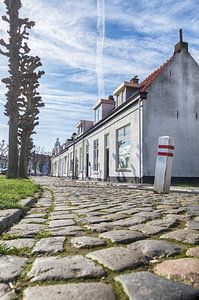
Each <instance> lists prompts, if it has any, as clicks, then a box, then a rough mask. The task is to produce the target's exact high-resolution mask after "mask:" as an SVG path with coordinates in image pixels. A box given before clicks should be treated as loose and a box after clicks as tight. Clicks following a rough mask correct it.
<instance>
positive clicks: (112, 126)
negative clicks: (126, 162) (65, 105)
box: [52, 101, 140, 180]
mask: <svg viewBox="0 0 199 300" xmlns="http://www.w3.org/2000/svg"><path fill="white" fill-rule="evenodd" d="M128 124H130V126H131V157H130V165H131V170H130V172H129V171H117V170H116V132H117V130H118V129H119V128H121V127H123V126H126V125H128ZM106 134H109V141H110V145H109V159H110V162H109V176H110V178H111V180H113V179H114V178H117V177H120V178H124V177H125V178H134V177H139V176H140V165H139V157H140V156H139V149H140V148H139V109H138V101H136V102H135V103H134V104H132V105H131V107H129V108H128V109H127V110H126V111H123V112H121V113H120V114H119V115H117V116H115V117H114V118H113V119H111V120H110V121H107V122H106V123H105V124H104V125H103V126H101V127H100V128H99V129H97V130H95V131H94V132H92V133H90V134H89V135H88V136H86V137H85V138H84V140H83V139H81V140H80V141H78V142H77V143H76V145H75V149H76V150H77V157H78V160H79V156H80V147H82V148H83V149H84V150H83V153H84V168H83V172H79V174H78V177H79V179H85V177H86V145H87V144H89V161H90V170H89V177H90V178H92V179H100V180H104V179H105V172H104V170H105V165H104V155H105V145H104V137H105V135H106ZM96 139H99V168H98V171H94V170H93V142H94V140H96ZM72 151H73V146H71V147H70V148H69V149H68V150H67V151H66V152H65V153H63V154H61V155H60V156H59V157H55V158H53V159H52V163H53V164H54V163H55V162H57V163H60V162H61V164H63V163H64V157H65V156H67V155H68V154H70V153H71V152H72ZM53 169H54V168H53ZM66 173H67V172H63V170H62V168H61V167H60V174H59V176H65V174H66ZM71 175H72V174H71ZM53 176H58V172H54V174H53Z"/></svg>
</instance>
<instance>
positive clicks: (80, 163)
mask: <svg viewBox="0 0 199 300" xmlns="http://www.w3.org/2000/svg"><path fill="white" fill-rule="evenodd" d="M82 150H83V149H82V148H80V149H79V170H80V171H82V169H83V151H82Z"/></svg>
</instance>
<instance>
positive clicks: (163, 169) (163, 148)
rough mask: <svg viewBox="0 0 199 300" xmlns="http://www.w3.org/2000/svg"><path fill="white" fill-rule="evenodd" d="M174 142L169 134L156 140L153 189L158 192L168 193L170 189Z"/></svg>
mask: <svg viewBox="0 0 199 300" xmlns="http://www.w3.org/2000/svg"><path fill="white" fill-rule="evenodd" d="M174 143H175V140H174V138H172V137H170V136H161V137H159V140H158V152H157V158H156V166H155V180H154V191H155V192H156V193H159V194H161V193H164V194H165V193H169V190H170V185H171V170H172V163H173V151H174V148H175V147H174Z"/></svg>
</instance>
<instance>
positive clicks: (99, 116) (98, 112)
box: [95, 106, 102, 123]
mask: <svg viewBox="0 0 199 300" xmlns="http://www.w3.org/2000/svg"><path fill="white" fill-rule="evenodd" d="M101 119H102V107H101V106H99V107H98V108H97V109H96V110H95V123H97V122H99V121H100V120H101Z"/></svg>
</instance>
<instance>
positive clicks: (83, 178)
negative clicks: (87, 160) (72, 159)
mask: <svg viewBox="0 0 199 300" xmlns="http://www.w3.org/2000/svg"><path fill="white" fill-rule="evenodd" d="M84 153H85V152H84V138H83V141H82V180H84Z"/></svg>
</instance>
